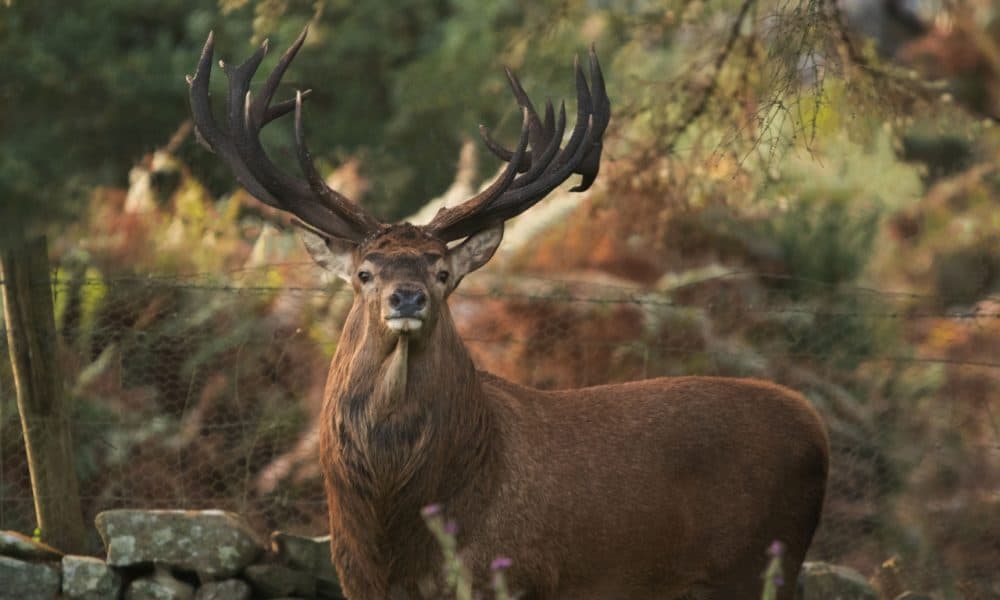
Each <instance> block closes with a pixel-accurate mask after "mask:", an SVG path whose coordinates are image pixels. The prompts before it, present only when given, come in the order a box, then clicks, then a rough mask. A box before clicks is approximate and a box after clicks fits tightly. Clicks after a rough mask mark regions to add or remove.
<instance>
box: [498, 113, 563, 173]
mask: <svg viewBox="0 0 1000 600" xmlns="http://www.w3.org/2000/svg"><path fill="white" fill-rule="evenodd" d="M565 131H566V104H565V103H561V104H560V105H559V122H558V123H556V125H555V126H554V128H553V130H552V131H550V132H549V134H548V136H549V137H548V145H547V146H546V147H545V150H544V151H542V154H541V155H540V156H539V157H538V160H534V161H533V162H532V164H531V168H529V169H528V170H527V171H526V172H525V173H524V175H522V176H520V177H518V178H517V179H515V180H514V181H513V182H512V183H511V184H510V187H509V188H508V189H511V190H513V189H517V188H519V187H523V186H525V185H528V184H529V183H531V182H533V181H535V180H536V179H538V177H539V176H541V175H542V173H544V172H545V169H547V168H548V167H549V165H550V164H551V163H552V159H553V158H555V157H556V152H557V151H558V150H559V144H561V143H562V138H563V132H565Z"/></svg>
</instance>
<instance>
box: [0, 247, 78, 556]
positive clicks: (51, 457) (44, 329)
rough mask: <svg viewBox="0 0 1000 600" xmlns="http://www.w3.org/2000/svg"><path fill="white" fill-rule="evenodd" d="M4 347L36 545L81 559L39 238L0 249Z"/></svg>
mask: <svg viewBox="0 0 1000 600" xmlns="http://www.w3.org/2000/svg"><path fill="white" fill-rule="evenodd" d="M0 273H2V277H3V305H4V318H5V320H6V325H7V343H8V346H9V350H10V361H11V366H12V368H13V372H14V385H15V387H16V388H17V408H18V411H19V413H20V415H21V429H22V431H23V432H24V445H25V449H26V451H27V455H28V468H29V471H30V473H31V488H32V492H33V494H34V497H35V515H36V516H37V518H38V527H39V528H40V529H41V537H42V539H43V540H44V541H45V542H46V543H48V544H51V545H53V546H55V547H56V548H58V549H60V550H62V551H64V552H72V553H82V552H83V551H84V550H85V548H84V545H85V539H86V529H85V527H84V524H83V513H82V511H81V509H80V494H79V485H78V483H77V477H76V470H75V469H74V465H73V442H72V435H71V427H70V419H71V406H70V405H69V402H68V398H67V396H66V393H65V390H64V389H63V375H62V373H61V372H60V369H59V363H58V359H57V356H56V331H55V316H54V313H53V309H52V285H51V281H50V279H49V257H48V246H47V243H46V239H45V237H44V236H42V237H36V238H34V239H31V240H24V241H23V242H22V243H21V244H15V245H12V246H10V247H8V248H2V249H0Z"/></svg>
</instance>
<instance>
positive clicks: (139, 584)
mask: <svg viewBox="0 0 1000 600" xmlns="http://www.w3.org/2000/svg"><path fill="white" fill-rule="evenodd" d="M96 525H97V529H98V532H99V533H100V534H101V539H102V540H103V541H104V547H105V549H106V551H107V554H106V556H105V558H104V560H101V559H99V558H94V557H91V556H73V555H68V554H67V555H64V554H63V553H61V552H59V551H58V550H56V549H54V548H51V547H49V546H47V545H45V544H43V543H40V542H36V541H35V540H33V539H31V538H30V537H27V536H24V535H22V534H19V533H15V532H12V531H0V600H53V599H56V598H62V599H84V600H118V599H120V598H124V599H125V600H249V599H251V598H254V599H257V598H259V599H265V600H266V599H274V598H318V599H329V600H341V599H343V595H342V594H341V591H340V586H339V584H338V583H337V574H336V572H335V571H334V568H333V566H332V565H331V563H330V538H329V536H325V537H315V538H314V537H303V536H297V535H292V534H288V533H283V532H280V531H277V532H274V533H272V534H271V537H270V539H269V540H266V541H265V540H262V539H260V538H259V536H258V535H257V534H256V533H255V532H254V531H253V530H252V529H251V528H250V527H249V526H248V525H247V524H246V523H245V522H244V521H243V519H242V518H240V517H239V516H238V515H235V514H233V513H228V512H223V511H218V510H205V511H185V510H112V511H107V512H103V513H101V514H99V515H98V516H97V520H96ZM798 587H799V598H800V600H835V599H836V600H875V599H876V598H877V597H878V596H877V595H876V593H875V591H874V590H873V588H872V587H871V586H870V585H869V584H868V582H867V581H865V579H864V578H863V577H862V576H861V575H859V574H858V573H857V572H855V571H852V570H850V569H846V568H844V567H839V566H836V565H827V564H825V563H806V565H805V568H804V569H803V571H802V576H801V577H800V579H799V581H798ZM906 597H907V598H911V599H914V600H915V599H916V598H917V597H916V596H906Z"/></svg>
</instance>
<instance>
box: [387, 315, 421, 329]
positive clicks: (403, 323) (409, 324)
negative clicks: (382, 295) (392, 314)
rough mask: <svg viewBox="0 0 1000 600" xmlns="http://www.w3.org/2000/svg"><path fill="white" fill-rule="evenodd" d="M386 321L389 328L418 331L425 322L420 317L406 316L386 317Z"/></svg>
mask: <svg viewBox="0 0 1000 600" xmlns="http://www.w3.org/2000/svg"><path fill="white" fill-rule="evenodd" d="M385 322H386V324H387V325H388V326H389V329H391V330H393V331H399V332H406V331H417V330H418V329H420V327H421V326H422V325H423V324H424V322H423V321H421V320H420V319H406V318H396V319H386V320H385Z"/></svg>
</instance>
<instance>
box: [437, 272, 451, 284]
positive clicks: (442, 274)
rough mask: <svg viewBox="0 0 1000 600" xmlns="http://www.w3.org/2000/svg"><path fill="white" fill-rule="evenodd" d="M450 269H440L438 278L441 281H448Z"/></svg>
mask: <svg viewBox="0 0 1000 600" xmlns="http://www.w3.org/2000/svg"><path fill="white" fill-rule="evenodd" d="M448 275H449V273H448V271H438V274H437V280H438V281H440V282H441V283H448Z"/></svg>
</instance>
